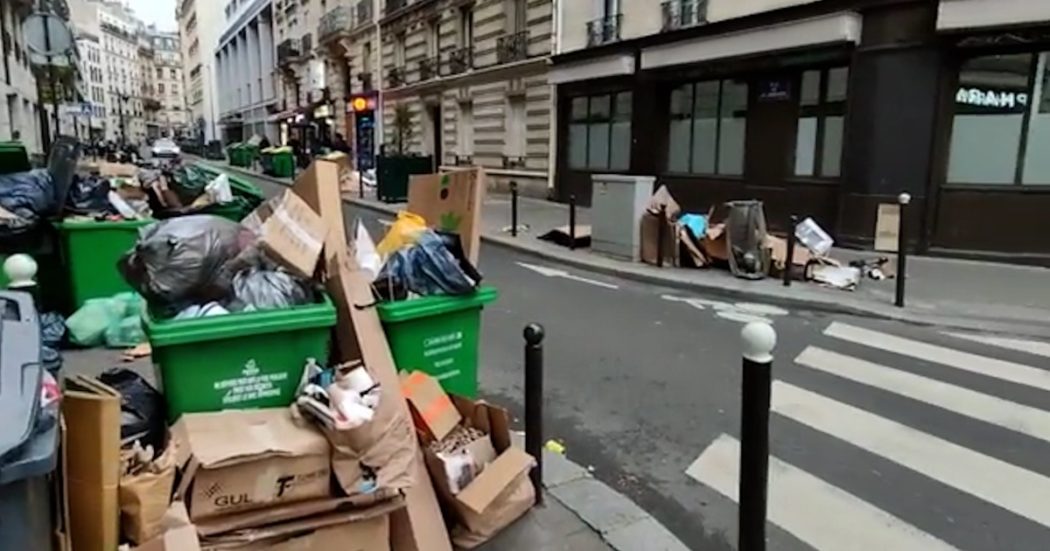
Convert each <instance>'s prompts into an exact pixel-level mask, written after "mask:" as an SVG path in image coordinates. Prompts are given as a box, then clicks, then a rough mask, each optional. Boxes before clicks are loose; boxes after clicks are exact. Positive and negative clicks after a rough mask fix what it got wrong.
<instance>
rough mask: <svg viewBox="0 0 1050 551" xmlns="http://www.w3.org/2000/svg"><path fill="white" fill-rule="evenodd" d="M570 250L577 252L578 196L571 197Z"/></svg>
mask: <svg viewBox="0 0 1050 551" xmlns="http://www.w3.org/2000/svg"><path fill="white" fill-rule="evenodd" d="M569 250H570V251H575V250H576V194H575V193H574V194H572V195H569Z"/></svg>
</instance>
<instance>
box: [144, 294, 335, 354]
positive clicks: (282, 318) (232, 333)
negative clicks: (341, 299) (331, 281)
mask: <svg viewBox="0 0 1050 551" xmlns="http://www.w3.org/2000/svg"><path fill="white" fill-rule="evenodd" d="M322 297H323V298H324V300H323V301H321V302H317V303H314V304H303V305H300V306H293V307H291V308H280V309H273V310H256V311H253V312H238V313H231V314H223V315H221V316H209V317H203V318H192V319H181V320H177V319H167V320H161V319H153V317H152V316H151V315H150V313H149V312H148V311H147V312H145V313H144V314H143V316H142V328H143V330H145V332H146V336H147V337H149V342H150V345H151V346H153V347H154V348H158V347H164V346H175V345H180V344H192V343H196V342H203V341H213V340H219V339H235V338H238V337H244V336H250V335H258V334H260V333H283V332H285V331H296V330H299V329H313V328H317V327H331V326H333V325H335V307H334V306H333V305H332V301H331V299H329V298H328V295H324V294H322Z"/></svg>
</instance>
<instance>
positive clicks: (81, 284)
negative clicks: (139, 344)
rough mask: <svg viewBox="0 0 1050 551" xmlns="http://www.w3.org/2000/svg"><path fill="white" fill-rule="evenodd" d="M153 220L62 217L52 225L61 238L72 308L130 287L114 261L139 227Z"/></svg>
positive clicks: (124, 251) (134, 235)
mask: <svg viewBox="0 0 1050 551" xmlns="http://www.w3.org/2000/svg"><path fill="white" fill-rule="evenodd" d="M152 222H153V221H152V220H63V221H60V222H57V223H56V224H55V225H56V227H57V228H58V231H59V234H60V236H61V239H62V250H63V259H64V263H65V266H66V270H68V274H69V276H68V277H69V290H70V298H71V299H72V306H73V308H74V309H75V308H79V307H81V306H83V305H84V303H85V302H87V301H88V300H90V299H93V298H101V297H109V296H112V295H115V294H117V293H120V292H123V291H129V290H131V287H129V286H128V284H127V283H126V282H125V281H124V279H123V278H121V277H120V273H119V272H118V271H117V261H118V260H119V259H120V257H121V256H122V255H123V254H124V253H126V252H127V251H128V249H130V248H132V247H133V246H134V245H135V241H136V240H137V239H138V235H139V228H141V227H143V226H146V225H148V224H151V223H152Z"/></svg>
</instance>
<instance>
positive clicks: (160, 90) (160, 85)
mask: <svg viewBox="0 0 1050 551" xmlns="http://www.w3.org/2000/svg"><path fill="white" fill-rule="evenodd" d="M157 92H158V93H160V94H163V93H164V83H163V82H161V83H159V84H157Z"/></svg>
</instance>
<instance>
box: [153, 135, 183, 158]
mask: <svg viewBox="0 0 1050 551" xmlns="http://www.w3.org/2000/svg"><path fill="white" fill-rule="evenodd" d="M150 151H151V152H152V153H153V156H154V157H155V158H158V159H171V158H176V157H178V156H179V155H181V154H182V150H181V149H180V148H179V146H178V145H176V144H175V142H173V141H171V140H169V139H167V138H160V139H158V140H156V141H154V142H153V147H152V148H150Z"/></svg>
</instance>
